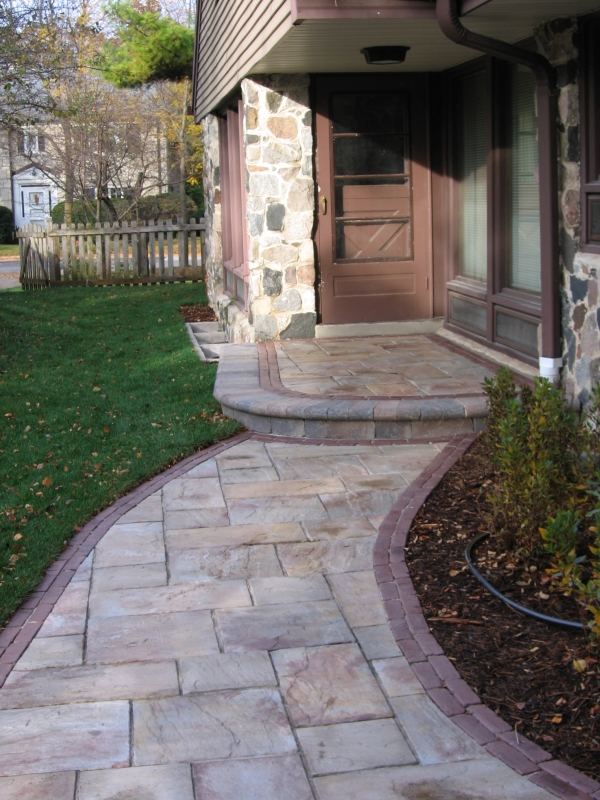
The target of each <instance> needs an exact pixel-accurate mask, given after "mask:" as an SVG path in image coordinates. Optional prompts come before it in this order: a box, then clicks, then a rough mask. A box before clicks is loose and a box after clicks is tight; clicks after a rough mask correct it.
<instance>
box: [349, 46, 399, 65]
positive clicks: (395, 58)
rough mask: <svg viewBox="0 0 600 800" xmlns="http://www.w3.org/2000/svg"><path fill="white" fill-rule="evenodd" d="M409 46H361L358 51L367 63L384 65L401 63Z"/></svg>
mask: <svg viewBox="0 0 600 800" xmlns="http://www.w3.org/2000/svg"><path fill="white" fill-rule="evenodd" d="M409 50H410V47H403V46H402V45H392V46H390V47H363V49H362V50H361V51H360V52H361V53H362V54H363V55H364V57H365V59H366V62H367V64H372V65H373V66H376V67H386V66H388V65H389V64H403V63H404V60H405V58H406V54H407V53H408V51H409Z"/></svg>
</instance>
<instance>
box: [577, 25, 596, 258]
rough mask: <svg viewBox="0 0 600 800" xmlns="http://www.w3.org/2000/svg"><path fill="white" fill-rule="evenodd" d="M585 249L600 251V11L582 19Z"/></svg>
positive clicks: (582, 220)
mask: <svg viewBox="0 0 600 800" xmlns="http://www.w3.org/2000/svg"><path fill="white" fill-rule="evenodd" d="M580 30H581V62H580V67H581V68H580V81H581V85H580V90H581V94H580V97H581V249H582V250H583V251H584V252H588V253H600V51H599V49H598V37H599V36H600V15H598V14H594V15H590V16H588V17H583V18H582V20H581V26H580Z"/></svg>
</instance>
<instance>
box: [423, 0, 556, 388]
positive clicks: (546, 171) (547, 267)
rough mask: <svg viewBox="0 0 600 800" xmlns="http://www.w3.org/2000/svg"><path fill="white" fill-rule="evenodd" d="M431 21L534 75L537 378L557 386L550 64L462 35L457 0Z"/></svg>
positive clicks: (441, 4) (443, 1)
mask: <svg viewBox="0 0 600 800" xmlns="http://www.w3.org/2000/svg"><path fill="white" fill-rule="evenodd" d="M436 15H437V20H438V24H439V26H440V28H441V29H442V33H444V35H445V36H447V37H448V39H450V40H451V41H453V42H456V44H462V45H464V46H465V47H470V48H471V49H473V50H479V51H480V52H482V53H486V54H487V55H490V56H494V57H495V58H499V59H503V60H504V61H511V62H513V63H515V64H522V65H523V66H525V67H529V69H531V70H532V72H533V74H534V75H535V79H536V86H537V89H536V94H537V112H538V152H539V185H540V245H541V246H540V251H541V253H540V254H541V262H542V264H541V271H542V274H541V282H542V292H541V299H542V348H541V353H540V358H539V365H540V376H541V377H543V378H549V379H550V380H556V379H557V378H558V375H559V371H560V368H561V367H562V341H561V331H560V320H561V314H560V272H559V244H558V135H557V130H556V121H557V118H558V92H557V89H556V77H555V73H554V69H553V67H552V65H551V64H550V62H549V61H548V60H547V59H546V58H544V56H542V55H540V54H539V53H531V52H529V51H528V50H523V49H522V48H520V47H515V45H512V44H508V43H507V42H502V41H499V40H498V39H492V38H490V37H489V36H483V35H481V34H479V33H473V31H469V30H467V29H466V28H465V27H464V26H463V24H462V22H461V21H460V18H459V11H458V2H457V0H437V2H436Z"/></svg>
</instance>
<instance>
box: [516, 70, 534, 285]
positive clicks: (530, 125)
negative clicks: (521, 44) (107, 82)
mask: <svg viewBox="0 0 600 800" xmlns="http://www.w3.org/2000/svg"><path fill="white" fill-rule="evenodd" d="M511 72H512V76H511V77H512V80H511V88H512V91H511V147H510V153H511V161H512V169H511V173H512V174H511V189H512V191H511V208H510V220H511V242H510V254H509V266H508V286H509V287H510V288H511V289H520V290H522V291H525V292H535V293H537V294H539V293H540V291H541V255H540V187H539V180H538V141H537V113H536V108H535V89H536V86H535V78H534V76H533V73H532V71H531V70H530V69H527V67H521V66H516V65H515V66H514V67H513V68H512V70H511Z"/></svg>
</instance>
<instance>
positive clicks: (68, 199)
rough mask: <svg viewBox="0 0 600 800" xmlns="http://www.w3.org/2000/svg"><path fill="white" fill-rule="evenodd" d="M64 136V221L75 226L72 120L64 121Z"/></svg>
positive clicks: (66, 118) (66, 119)
mask: <svg viewBox="0 0 600 800" xmlns="http://www.w3.org/2000/svg"><path fill="white" fill-rule="evenodd" d="M62 129H63V136H64V137H65V145H64V148H65V149H64V152H65V164H64V167H65V213H64V221H65V222H66V224H67V225H72V224H73V194H74V189H75V176H74V175H73V132H72V130H71V120H70V119H69V118H68V117H65V119H63V123H62Z"/></svg>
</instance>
